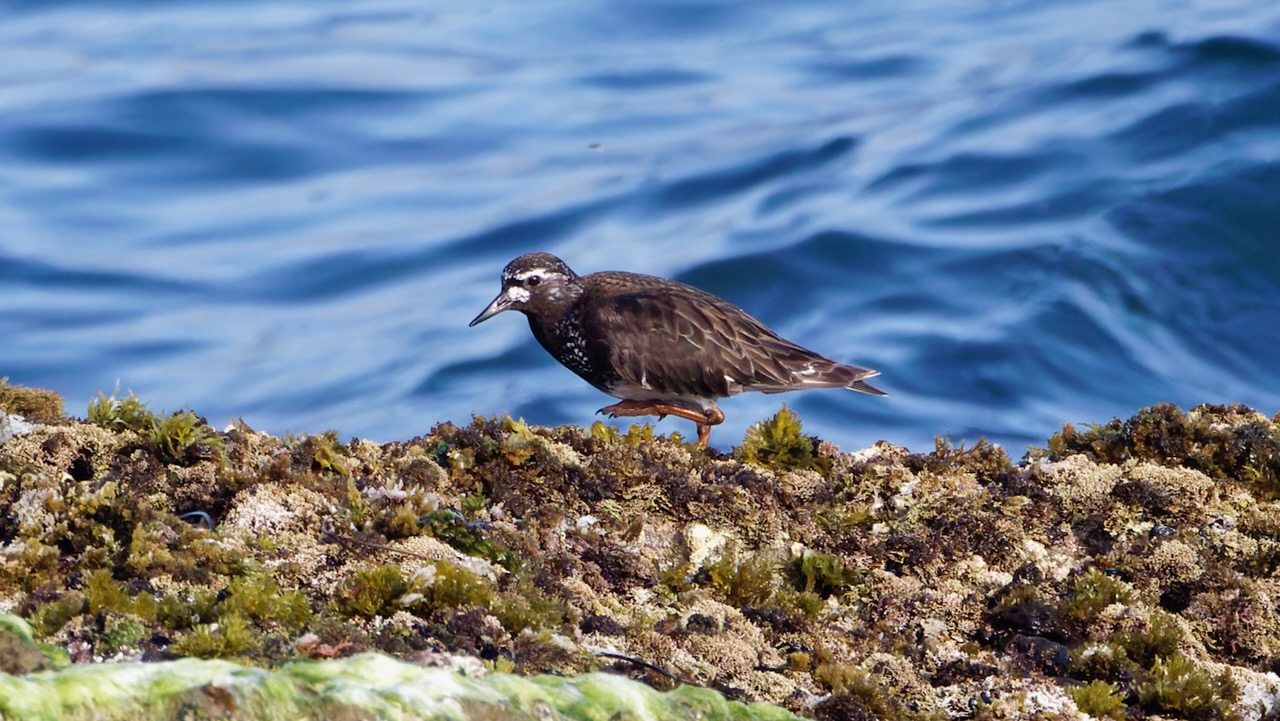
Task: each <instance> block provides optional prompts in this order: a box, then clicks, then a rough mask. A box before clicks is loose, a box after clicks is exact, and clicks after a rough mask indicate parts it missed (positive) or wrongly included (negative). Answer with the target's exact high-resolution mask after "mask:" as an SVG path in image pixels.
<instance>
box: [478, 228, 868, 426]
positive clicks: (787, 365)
mask: <svg viewBox="0 0 1280 721" xmlns="http://www.w3.org/2000/svg"><path fill="white" fill-rule="evenodd" d="M504 310H518V311H520V312H521V313H524V314H525V315H526V316H527V317H528V318H529V328H531V329H532V330H533V337H535V338H537V339H538V342H539V343H541V344H542V347H543V348H545V349H547V352H548V353H550V354H551V355H552V356H553V357H554V358H555V359H556V360H558V361H560V363H562V364H563V365H564V366H565V367H567V368H568V369H569V370H571V371H573V372H574V373H577V374H578V375H579V376H581V377H582V378H583V380H585V381H587V382H588V383H590V384H591V385H593V386H595V387H596V388H599V389H600V390H602V391H604V392H605V393H608V394H609V395H611V396H614V397H615V398H621V399H622V402H621V403H615V404H614V405H611V406H608V407H606V408H601V409H600V410H599V411H597V413H608V414H609V415H610V416H611V417H617V416H657V417H658V418H659V419H661V418H663V417H665V416H668V415H672V416H679V417H681V418H688V419H689V420H691V421H693V422H694V423H697V424H698V445H699V446H700V447H702V448H706V447H707V439H708V438H710V436H711V426H714V425H716V424H717V423H721V422H723V421H724V413H722V412H721V411H720V408H719V407H717V406H716V399H717V398H726V397H728V396H732V395H737V394H738V393H742V392H744V391H762V392H764V393H781V392H783V391H794V390H801V389H804V388H848V389H850V390H855V391H860V392H862V393H870V394H872V395H877V396H883V395H888V394H886V393H885V392H884V391H881V390H880V389H878V388H876V387H874V386H872V385H870V384H868V383H867V382H866V379H867V378H871V377H873V376H877V375H880V372H879V371H874V370H871V369H870V368H859V367H858V366H851V365H844V364H841V363H836V362H835V361H833V360H830V359H828V358H824V357H823V356H820V355H818V354H817V353H814V352H813V351H811V350H807V349H805V348H801V347H800V346H798V345H796V344H795V343H792V342H791V341H789V340H786V339H785V338H783V337H781V336H779V335H778V334H777V333H775V332H773V331H772V330H770V329H769V328H768V327H766V326H765V325H764V324H763V323H761V322H760V321H758V320H756V319H755V318H752V317H751V316H749V315H747V313H746V312H745V311H743V310H742V309H740V308H738V307H736V306H734V305H733V304H731V303H729V302H728V301H725V300H722V299H720V298H717V297H716V296H714V295H711V294H710V293H706V292H704V291H701V290H698V289H697V288H694V287H693V286H689V285H685V284H684V283H678V282H676V281H674V280H667V279H666V278H658V277H655V276H652V275H641V274H639V273H624V272H620V271H605V272H601V273H592V274H590V275H583V276H579V275H578V274H577V273H574V272H573V271H572V270H570V269H569V266H567V265H565V264H564V261H562V260H560V259H559V258H557V257H555V256H554V255H551V254H550V253H528V254H526V255H522V256H520V257H519V258H516V259H515V260H513V261H511V262H510V263H508V264H507V267H506V268H504V269H503V270H502V292H501V293H499V294H498V297H497V298H494V299H493V302H492V303H490V304H489V306H488V307H487V308H485V309H484V311H483V312H481V313H480V315H478V316H476V317H475V320H473V321H471V325H473V326H474V325H475V324H477V323H481V322H483V321H486V320H488V319H490V318H492V317H493V316H495V315H497V314H499V313H501V312H502V311H504Z"/></svg>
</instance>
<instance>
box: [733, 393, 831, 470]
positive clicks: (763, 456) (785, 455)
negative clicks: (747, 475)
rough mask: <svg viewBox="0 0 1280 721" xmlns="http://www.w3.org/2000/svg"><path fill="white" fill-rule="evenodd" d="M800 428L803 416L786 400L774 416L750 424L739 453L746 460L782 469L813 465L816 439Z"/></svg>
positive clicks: (810, 466) (811, 466)
mask: <svg viewBox="0 0 1280 721" xmlns="http://www.w3.org/2000/svg"><path fill="white" fill-rule="evenodd" d="M801 430H802V424H801V422H800V416H799V415H797V414H796V412H795V411H793V410H791V409H789V408H787V404H785V403H783V404H782V408H780V409H779V410H778V412H777V413H776V414H774V416H773V417H772V418H770V419H769V420H765V421H760V422H758V423H755V424H753V425H752V426H751V427H749V428H747V435H746V437H745V438H743V439H742V445H741V446H740V447H739V448H738V451H737V454H738V457H739V458H741V459H742V460H743V461H745V462H746V463H753V464H756V465H760V466H766V467H769V468H777V469H780V470H796V469H801V468H813V467H814V465H815V457H814V454H813V445H814V443H813V439H811V438H809V437H808V436H805V435H803V434H802V433H801Z"/></svg>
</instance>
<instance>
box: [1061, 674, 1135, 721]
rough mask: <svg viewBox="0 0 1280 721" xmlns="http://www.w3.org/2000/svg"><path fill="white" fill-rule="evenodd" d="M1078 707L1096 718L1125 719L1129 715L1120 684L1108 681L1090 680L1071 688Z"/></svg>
mask: <svg viewBox="0 0 1280 721" xmlns="http://www.w3.org/2000/svg"><path fill="white" fill-rule="evenodd" d="M1071 698H1072V700H1074V701H1075V702H1076V708H1078V709H1080V710H1081V711H1083V712H1084V713H1087V714H1089V715H1090V716H1093V717H1095V718H1103V717H1106V718H1113V719H1124V718H1126V717H1127V716H1128V714H1127V713H1126V709H1127V708H1128V707H1127V706H1126V705H1125V703H1124V694H1122V693H1120V686H1119V685H1118V684H1114V683H1108V682H1107V681H1090V682H1089V683H1086V684H1083V685H1081V686H1076V687H1075V688H1073V689H1071Z"/></svg>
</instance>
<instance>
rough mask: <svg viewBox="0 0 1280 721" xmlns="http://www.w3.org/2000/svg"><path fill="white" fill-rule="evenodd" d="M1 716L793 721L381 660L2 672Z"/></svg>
mask: <svg viewBox="0 0 1280 721" xmlns="http://www.w3.org/2000/svg"><path fill="white" fill-rule="evenodd" d="M0 718H6V719H31V720H32V721H36V720H48V721H75V720H76V719H94V720H95V721H99V720H101V721H109V720H111V719H128V720H129V721H145V720H146V719H173V718H222V719H333V718H379V719H401V720H403V721H411V720H414V719H422V720H423V721H469V720H471V719H482V720H484V721H494V720H496V719H503V720H509V721H524V720H527V721H541V720H545V719H566V720H569V719H574V720H578V719H580V720H582V721H594V720H596V719H599V720H601V721H604V720H606V719H634V720H635V721H642V720H646V719H702V720H704V721H719V720H723V721H757V720H758V721H788V720H790V719H795V718H796V717H795V716H793V715H791V714H789V713H787V712H786V711H784V710H782V709H779V708H777V707H773V706H768V705H765V704H752V705H748V704H741V703H736V702H732V701H727V700H725V699H724V697H723V696H721V695H720V694H718V693H715V692H714V691H710V690H707V689H700V688H694V687H690V686H683V687H681V688H678V689H675V690H673V691H668V692H659V691H656V690H654V689H652V688H650V687H648V686H645V685H644V684H641V683H639V682H636V681H631V680H629V679H626V678H623V677H620V676H616V675H611V674H603V673H591V674H584V675H581V676H577V677H575V678H572V679H566V678H560V677H556V676H533V677H527V678H526V677H521V676H514V675H511V674H490V675H487V676H484V677H482V678H471V677H468V676H465V675H463V674H461V673H458V672H456V671H452V670H447V669H442V668H423V667H421V666H417V665H414V664H410V663H405V662H402V661H397V660H396V659H393V658H390V657H388V656H385V655H383V654H379V653H362V654H358V655H356V656H351V657H349V658H343V659H331V660H328V661H318V662H293V663H288V664H285V665H284V666H282V667H280V668H278V669H276V670H266V669H261V668H256V667H251V666H242V665H240V664H236V663H232V662H230V661H220V660H205V659H181V660H177V661H164V662H160V663H142V662H132V663H118V664H84V665H76V666H72V667H70V668H67V669H64V670H62V671H58V672H42V673H34V674H31V675H27V676H22V677H17V676H9V675H3V674H0Z"/></svg>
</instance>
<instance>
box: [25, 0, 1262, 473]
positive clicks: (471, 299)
mask: <svg viewBox="0 0 1280 721" xmlns="http://www.w3.org/2000/svg"><path fill="white" fill-rule="evenodd" d="M0 48H3V49H4V50H3V56H4V62H3V63H0V376H8V377H9V379H10V382H13V383H20V384H25V385H33V386H41V387H46V388H52V389H55V390H57V391H60V392H61V393H63V394H64V395H65V397H66V399H67V406H68V410H69V411H70V412H71V413H72V414H74V415H80V416H83V415H84V413H85V408H86V405H87V403H88V401H89V400H90V399H91V398H92V397H93V396H94V394H95V392H96V391H98V390H103V391H106V392H110V391H111V390H112V389H113V388H115V387H116V386H117V384H119V387H120V389H121V391H122V392H124V391H126V390H128V389H132V390H134V391H136V392H137V393H138V395H139V396H140V397H141V398H143V399H144V400H146V401H148V402H149V403H150V407H151V408H152V410H155V411H175V410H178V409H181V408H183V407H189V408H191V409H193V410H195V411H196V412H198V413H200V414H201V415H204V416H206V417H207V418H208V419H209V420H210V422H211V423H213V424H214V425H216V426H219V427H221V426H223V425H225V424H226V423H227V422H229V421H230V420H232V419H234V418H243V419H244V420H245V421H246V422H248V423H249V424H250V425H252V426H254V427H255V428H260V429H263V430H268V431H271V432H277V433H278V432H286V431H288V432H294V433H318V432H321V431H324V430H326V429H336V430H338V431H339V432H340V433H341V434H342V436H344V437H349V436H359V437H362V438H370V439H373V440H378V441H387V440H403V439H408V438H411V437H414V436H417V435H421V434H423V433H426V432H427V431H428V430H430V428H431V427H432V426H433V425H434V424H436V423H438V422H440V421H444V420H453V421H455V422H466V421H468V420H469V418H470V415H471V414H472V413H479V414H484V415H489V414H494V413H504V412H506V413H511V414H512V415H515V416H523V417H524V418H525V419H526V420H528V421H529V422H531V423H537V424H547V425H550V424H562V423H574V424H581V425H589V424H590V423H591V421H592V420H593V419H594V418H595V417H594V416H593V413H594V412H595V410H596V409H597V408H599V407H601V406H603V405H606V404H607V403H609V402H611V400H610V399H609V398H608V397H606V396H604V395H603V394H601V393H599V392H598V391H596V390H594V389H593V388H591V387H590V386H588V385H587V384H586V383H584V382H582V381H580V380H579V379H578V378H577V377H576V376H574V375H573V374H571V373H570V372H569V371H567V370H565V369H563V368H561V367H560V366H559V365H558V364H556V363H555V362H554V361H553V360H552V359H551V358H550V357H549V356H548V355H546V354H545V353H544V352H543V350H542V349H541V348H540V347H539V346H538V345H537V343H536V342H535V341H534V340H533V338H532V336H531V335H530V333H529V329H528V327H527V325H526V323H525V322H524V320H523V318H521V317H520V316H519V315H517V314H505V315H502V316H498V317H497V318H495V319H493V320H491V321H489V322H487V323H485V324H484V325H481V326H478V327H476V328H468V327H467V323H468V321H470V320H471V318H472V317H474V316H475V315H476V313H478V312H479V311H480V310H481V309H482V308H483V307H484V306H485V304H486V303H488V301H489V300H490V299H491V298H492V297H493V296H494V295H495V294H496V293H497V291H498V288H499V278H498V276H499V273H500V271H501V269H502V267H503V265H505V264H506V263H507V261H509V260H510V259H511V258H513V257H515V256H516V255H518V254H520V253H523V252H526V251H531V250H547V251H551V252H554V253H556V254H558V255H560V256H561V257H562V258H564V259H565V260H566V261H567V262H568V263H569V264H570V265H571V266H572V267H573V268H574V269H575V270H577V271H578V272H580V273H586V272H590V271H595V270H605V269H621V270H632V271H640V272H646V273H654V274H659V275H664V276H668V277H674V278H677V279H679V280H682V281H684V282H687V283H691V284H694V285H697V286H700V287H702V288H705V289H707V290H709V291H711V292H714V293H716V294H718V295H721V296H723V297H725V298H727V299H729V300H731V301H732V302H734V303H735V304H737V305H739V306H741V307H743V308H745V309H747V310H748V311H749V312H751V313H752V314H753V315H755V316H756V317H758V318H760V319H761V320H763V321H765V322H766V323H768V324H770V325H771V326H773V327H774V328H776V329H777V330H778V331H779V332H781V333H782V334H783V335H785V336H787V337H789V338H791V339H793V340H795V341H797V342H800V343H801V344H803V345H806V346H808V347H811V348H813V349H815V350H818V351H820V352H822V353H824V354H826V355H828V356H830V357H833V358H836V359H839V360H843V361H846V362H851V363H856V364H859V365H864V366H869V367H872V368H877V369H879V370H881V371H882V373H883V375H882V376H881V377H880V378H878V379H877V381H876V382H877V384H878V385H880V386H881V387H883V388H884V389H885V390H886V391H888V392H889V393H890V394H891V395H890V396H889V397H888V398H874V397H870V396H865V395H860V394H854V393H846V392H837V391H810V392H804V393H794V394H788V395H781V396H777V395H775V396H765V395H760V394H749V395H745V396H738V397H735V398H731V399H728V400H725V401H723V402H722V403H721V407H722V408H723V409H724V411H725V413H726V415H727V417H728V420H727V421H726V422H725V423H724V425H723V426H720V427H718V428H717V429H716V430H715V431H714V432H713V434H712V443H713V445H716V446H718V447H720V448H722V449H727V448H729V447H730V446H732V445H734V444H736V443H738V442H740V440H741V438H742V433H743V431H744V430H745V428H746V427H747V426H748V425H749V424H750V423H752V422H754V421H757V420H759V419H761V418H764V417H767V416H769V415H771V414H772V413H774V412H775V411H776V410H777V408H778V406H779V404H780V403H782V402H786V403H787V404H788V405H789V406H790V407H792V408H794V409H796V410H798V411H799V413H800V414H801V417H802V418H803V419H804V422H805V428H806V430H807V431H808V432H810V433H813V434H816V435H818V436H820V437H822V438H824V439H827V440H830V441H833V442H835V443H837V444H839V445H841V446H843V447H845V448H849V449H853V448H859V447H863V446H865V445H868V444H870V443H873V442H875V441H877V440H880V439H884V440H888V441H891V442H894V443H898V444H902V445H906V446H908V447H910V448H912V449H915V450H928V449H930V448H932V445H933V439H934V438H935V437H936V436H945V437H948V438H950V439H951V440H953V441H954V442H956V443H973V442H975V441H977V440H978V439H981V438H986V439H988V440H990V441H994V442H998V443H1001V444H1004V445H1005V446H1006V447H1007V448H1008V449H1009V451H1010V454H1011V455H1013V456H1014V457H1015V458H1016V457H1019V456H1021V454H1022V453H1023V451H1025V449H1026V446H1027V445H1028V444H1035V445H1043V444H1044V442H1045V440H1046V438H1047V437H1048V436H1049V435H1050V434H1052V433H1053V432H1055V431H1056V430H1058V429H1059V428H1060V427H1061V425H1062V424H1063V423H1064V422H1071V423H1080V422H1105V421H1107V420H1109V419H1110V418H1112V417H1113V416H1121V417H1128V416H1129V415H1130V414H1132V413H1133V412H1134V411H1135V410H1137V409H1138V408H1140V407H1143V406H1147V405H1151V404H1154V403H1158V402H1163V401H1172V402H1174V403H1177V404H1179V405H1181V406H1183V407H1189V406H1191V405H1194V404H1197V403H1204V402H1209V403H1231V402H1240V403H1245V404H1248V405H1251V406H1254V407H1256V408H1258V409H1259V410H1262V411H1263V412H1265V413H1267V414H1273V413H1275V412H1276V411H1277V410H1280V3H1276V2H1274V0H1225V1H1224V0H1128V1H1127V2H1123V3H1117V2H1112V1H1110V0H1107V1H1104V0H1073V1H1071V2H1053V1H1050V0H992V1H986V2H973V3H956V2H951V1H949V0H948V1H945V2H944V1H942V0H894V1H893V2H888V1H887V0H868V1H866V2H858V3H849V2H838V1H837V0H826V1H823V2H814V1H810V0H787V2H776V1H772V0H754V1H752V0H742V1H739V2H721V1H707V0H679V1H671V0H652V1H649V0H620V1H619V2H610V3H591V2H585V1H583V0H548V1H546V2H537V3H530V2H522V1H520V0H492V1H490V0H463V1H457V0H445V1H441V2H435V3H421V2H413V3H410V2H403V1H401V0H365V1H364V2H361V3H338V2H327V1H317V0H305V1H304V0H259V1H257V2H252V3H248V2H219V3H211V2H208V3H205V2H188V3H148V2H139V1H137V0H117V1H113V2H84V1H82V2H69V1H54V0H39V1H38V2H37V1H30V0H29V1H25V2H24V1H15V2H10V3H6V4H5V5H4V6H3V7H2V8H0ZM619 423H621V421H619ZM658 428H659V430H660V431H662V432H669V431H673V430H676V431H680V432H681V433H683V434H684V435H685V436H686V437H689V436H691V435H692V431H693V426H692V424H691V423H689V422H688V421H683V420H679V419H668V420H665V421H663V422H661V423H660V424H659V426H658Z"/></svg>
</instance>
